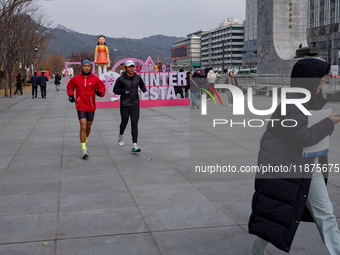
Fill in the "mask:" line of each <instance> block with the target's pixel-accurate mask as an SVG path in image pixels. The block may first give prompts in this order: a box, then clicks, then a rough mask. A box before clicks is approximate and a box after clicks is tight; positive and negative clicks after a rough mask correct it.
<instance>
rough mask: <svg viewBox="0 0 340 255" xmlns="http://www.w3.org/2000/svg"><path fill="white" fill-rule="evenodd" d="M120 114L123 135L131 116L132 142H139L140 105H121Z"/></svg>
mask: <svg viewBox="0 0 340 255" xmlns="http://www.w3.org/2000/svg"><path fill="white" fill-rule="evenodd" d="M120 116H121V118H122V122H121V123H120V134H121V135H123V134H124V131H125V128H126V125H127V124H128V122H129V117H130V119H131V135H132V142H133V143H137V137H138V120H139V105H134V106H129V107H120Z"/></svg>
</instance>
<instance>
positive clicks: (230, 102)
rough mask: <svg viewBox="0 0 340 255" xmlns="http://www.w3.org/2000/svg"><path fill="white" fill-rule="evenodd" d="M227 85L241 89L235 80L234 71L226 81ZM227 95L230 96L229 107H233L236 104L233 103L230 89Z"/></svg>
mask: <svg viewBox="0 0 340 255" xmlns="http://www.w3.org/2000/svg"><path fill="white" fill-rule="evenodd" d="M225 84H230V85H235V86H236V87H239V85H238V81H237V79H236V78H235V76H234V72H233V71H230V72H229V76H228V77H227V79H226V80H225ZM227 95H228V101H229V104H228V107H232V106H233V103H234V102H233V94H232V93H231V91H230V90H229V89H228V90H227Z"/></svg>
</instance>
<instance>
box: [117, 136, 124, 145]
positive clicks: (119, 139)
mask: <svg viewBox="0 0 340 255" xmlns="http://www.w3.org/2000/svg"><path fill="white" fill-rule="evenodd" d="M118 144H119V146H121V147H122V146H123V145H124V141H123V136H122V135H118Z"/></svg>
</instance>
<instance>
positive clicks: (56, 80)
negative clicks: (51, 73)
mask: <svg viewBox="0 0 340 255" xmlns="http://www.w3.org/2000/svg"><path fill="white" fill-rule="evenodd" d="M60 81H61V76H60V75H59V74H56V76H55V78H54V84H55V88H56V90H57V91H59V86H60V84H61V82H60Z"/></svg>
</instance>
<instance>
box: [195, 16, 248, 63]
mask: <svg viewBox="0 0 340 255" xmlns="http://www.w3.org/2000/svg"><path fill="white" fill-rule="evenodd" d="M243 28H244V26H243V24H239V20H238V19H237V18H235V17H233V18H229V19H226V20H224V21H223V22H222V23H221V24H220V25H219V27H218V28H216V29H213V30H209V31H203V32H202V36H201V66H202V67H203V68H204V67H212V68H221V69H222V68H223V67H224V69H227V68H228V69H230V68H236V67H239V66H242V48H243Z"/></svg>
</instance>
